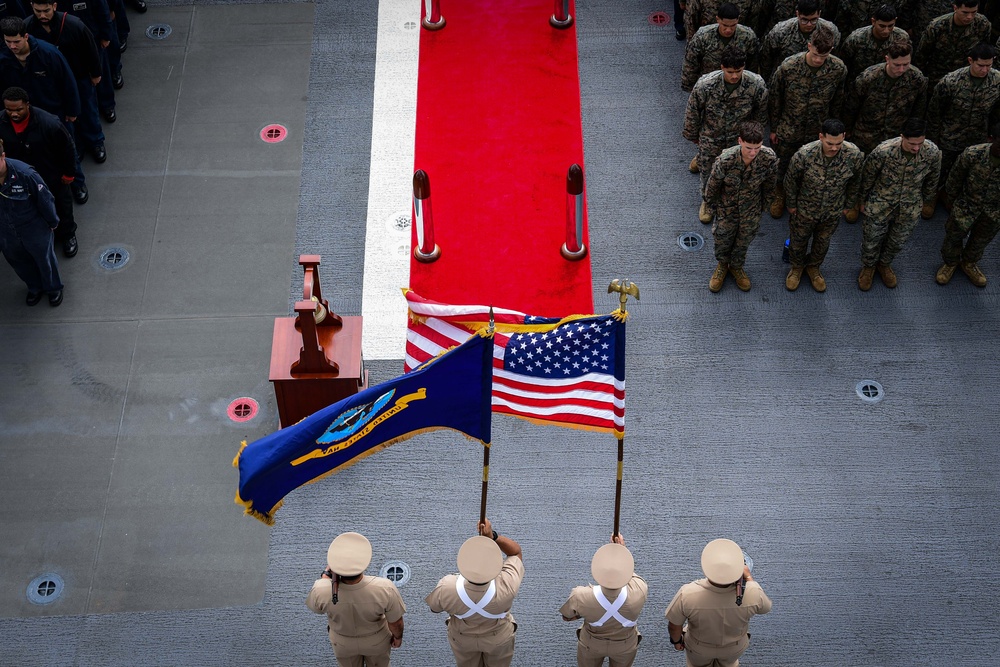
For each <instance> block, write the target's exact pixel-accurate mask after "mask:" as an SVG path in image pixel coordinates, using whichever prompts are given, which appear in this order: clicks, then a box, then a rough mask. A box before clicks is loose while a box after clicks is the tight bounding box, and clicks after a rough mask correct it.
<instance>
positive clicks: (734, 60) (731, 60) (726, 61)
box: [720, 44, 747, 69]
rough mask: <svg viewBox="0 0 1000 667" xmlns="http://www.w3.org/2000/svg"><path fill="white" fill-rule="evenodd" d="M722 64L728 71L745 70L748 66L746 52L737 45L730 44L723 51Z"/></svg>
mask: <svg viewBox="0 0 1000 667" xmlns="http://www.w3.org/2000/svg"><path fill="white" fill-rule="evenodd" d="M720 62H721V63H722V66H723V67H725V68H727V69H743V68H744V67H746V66H747V54H746V51H744V50H743V49H741V48H740V47H738V46H736V45H735V44H730V45H729V46H727V47H726V48H724V49H723V50H722V59H721V61H720Z"/></svg>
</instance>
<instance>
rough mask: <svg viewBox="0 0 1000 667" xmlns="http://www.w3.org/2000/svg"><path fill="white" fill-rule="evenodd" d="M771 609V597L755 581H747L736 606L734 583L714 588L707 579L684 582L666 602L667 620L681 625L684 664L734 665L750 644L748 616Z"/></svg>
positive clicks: (702, 666)
mask: <svg viewBox="0 0 1000 667" xmlns="http://www.w3.org/2000/svg"><path fill="white" fill-rule="evenodd" d="M769 611H771V599H770V598H768V597H767V595H765V594H764V589H763V588H761V587H760V584H758V583H757V582H756V581H750V582H747V584H746V588H745V590H744V592H743V604H742V605H740V606H736V584H731V585H729V586H727V587H725V588H718V587H717V586H713V585H712V584H710V583H709V581H708V579H699V580H697V581H693V582H691V583H690V584H684V585H683V586H681V589H680V590H679V591H677V595H675V596H674V599H673V600H671V602H670V605H668V606H667V611H666V614H665V615H666V617H667V620H668V621H670V622H671V623H673V624H675V625H684V623H685V622H687V628H686V629H685V632H684V648H685V653H686V654H687V664H688V667H708V666H709V665H717V666H718V667H737V665H739V664H740V656H741V655H743V652H744V651H746V650H747V647H748V646H749V645H750V635H749V634H747V630H748V629H749V628H750V619H751V618H752V617H753V616H755V615H757V614H766V613H767V612H769Z"/></svg>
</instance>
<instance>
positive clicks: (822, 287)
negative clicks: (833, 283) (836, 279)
mask: <svg viewBox="0 0 1000 667" xmlns="http://www.w3.org/2000/svg"><path fill="white" fill-rule="evenodd" d="M806 275H808V276H809V282H811V283H812V286H813V289H814V290H816V291H817V292H825V291H826V278H824V277H823V274H822V273H820V272H819V267H818V266H807V267H806Z"/></svg>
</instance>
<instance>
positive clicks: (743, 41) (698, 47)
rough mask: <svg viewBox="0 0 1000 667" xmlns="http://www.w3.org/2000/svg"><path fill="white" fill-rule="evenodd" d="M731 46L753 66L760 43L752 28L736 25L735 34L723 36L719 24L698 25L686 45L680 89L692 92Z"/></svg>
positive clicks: (715, 66)
mask: <svg viewBox="0 0 1000 667" xmlns="http://www.w3.org/2000/svg"><path fill="white" fill-rule="evenodd" d="M728 46H736V47H739V48H740V50H742V51H743V53H745V54H746V56H747V68H748V69H751V70H752V69H754V62H755V61H756V59H757V51H758V50H759V49H760V42H759V41H758V40H757V35H755V34H754V31H753V30H751V29H750V28H748V27H747V26H745V25H739V24H737V26H736V33H735V34H733V36H732V37H730V38H729V39H723V38H722V36H721V35H720V34H719V24H718V23H713V24H712V25H706V26H703V27H701V28H698V32H696V33H695V34H694V36H693V37H691V38H690V39H689V40H688V44H687V48H686V49H685V50H684V64H683V65H682V66H681V90H683V91H686V92H689V93H690V92H691V89H692V88H694V84H695V83H697V82H698V78H699V77H701V76H702V75H703V74H708V73H709V72H714V71H716V70H717V69H719V67H720V65H721V60H722V52H723V50H725V49H726V47H728ZM734 131H735V130H734Z"/></svg>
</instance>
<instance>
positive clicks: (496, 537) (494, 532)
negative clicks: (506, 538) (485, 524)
mask: <svg viewBox="0 0 1000 667" xmlns="http://www.w3.org/2000/svg"><path fill="white" fill-rule="evenodd" d="M499 537H500V533H498V532H497V531H495V530H494V531H493V541H494V542H496V541H497V539H498V538H499Z"/></svg>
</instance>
